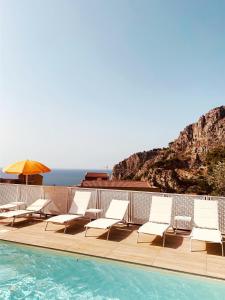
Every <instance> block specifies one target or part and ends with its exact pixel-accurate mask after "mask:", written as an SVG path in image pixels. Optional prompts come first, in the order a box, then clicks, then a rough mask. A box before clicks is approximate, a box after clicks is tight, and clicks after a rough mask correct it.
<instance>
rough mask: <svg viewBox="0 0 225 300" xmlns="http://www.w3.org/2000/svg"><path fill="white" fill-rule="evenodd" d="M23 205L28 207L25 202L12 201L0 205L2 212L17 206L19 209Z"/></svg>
mask: <svg viewBox="0 0 225 300" xmlns="http://www.w3.org/2000/svg"><path fill="white" fill-rule="evenodd" d="M22 205H24V206H25V207H26V204H25V203H24V202H10V203H7V204H3V205H0V212H4V211H8V210H13V209H15V208H16V209H17V208H19V207H20V206H22Z"/></svg>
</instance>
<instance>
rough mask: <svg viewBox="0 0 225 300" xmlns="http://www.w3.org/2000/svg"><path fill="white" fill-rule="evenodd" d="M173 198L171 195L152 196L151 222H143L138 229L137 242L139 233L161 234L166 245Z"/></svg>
mask: <svg viewBox="0 0 225 300" xmlns="http://www.w3.org/2000/svg"><path fill="white" fill-rule="evenodd" d="M172 204H173V199H172V198H170V197H159V196H152V205H151V209H150V216H149V222H147V223H145V224H143V225H142V226H141V227H140V228H139V229H138V231H137V233H138V237H137V243H138V239H139V234H140V233H143V234H150V235H159V236H161V237H163V247H164V246H165V239H166V231H167V230H168V228H169V227H170V224H171V215H172Z"/></svg>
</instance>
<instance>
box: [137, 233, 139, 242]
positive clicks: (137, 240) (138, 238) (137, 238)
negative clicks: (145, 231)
mask: <svg viewBox="0 0 225 300" xmlns="http://www.w3.org/2000/svg"><path fill="white" fill-rule="evenodd" d="M137 234H138V235H137V244H138V240H139V232H138V233H137Z"/></svg>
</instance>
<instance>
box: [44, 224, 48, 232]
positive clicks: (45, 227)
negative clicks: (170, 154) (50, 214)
mask: <svg viewBox="0 0 225 300" xmlns="http://www.w3.org/2000/svg"><path fill="white" fill-rule="evenodd" d="M47 226H48V222H46V225H45V231H46V230H47Z"/></svg>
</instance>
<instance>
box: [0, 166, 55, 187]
mask: <svg viewBox="0 0 225 300" xmlns="http://www.w3.org/2000/svg"><path fill="white" fill-rule="evenodd" d="M3 172H5V173H8V174H23V175H26V184H27V181H28V175H34V174H40V173H47V172H51V169H49V168H48V167H46V166H45V165H43V164H41V163H40V162H38V161H34V160H23V161H18V162H16V163H14V164H11V165H9V166H8V167H6V168H4V169H3Z"/></svg>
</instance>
